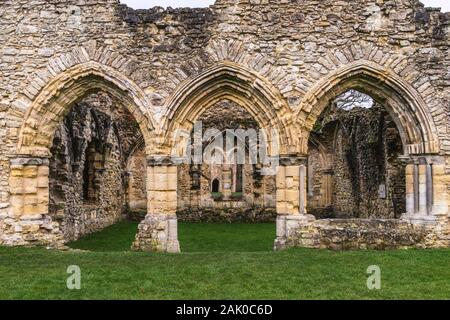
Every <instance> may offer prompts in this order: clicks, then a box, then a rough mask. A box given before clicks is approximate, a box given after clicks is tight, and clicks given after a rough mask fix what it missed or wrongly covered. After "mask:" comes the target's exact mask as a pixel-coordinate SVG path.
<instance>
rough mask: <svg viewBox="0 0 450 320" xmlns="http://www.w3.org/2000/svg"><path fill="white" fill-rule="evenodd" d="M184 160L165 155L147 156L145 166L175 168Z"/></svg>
mask: <svg viewBox="0 0 450 320" xmlns="http://www.w3.org/2000/svg"><path fill="white" fill-rule="evenodd" d="M183 159H184V158H180V157H172V156H165V155H153V156H147V166H152V167H159V166H177V165H180V164H182V163H183Z"/></svg>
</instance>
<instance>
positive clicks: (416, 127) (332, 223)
mask: <svg viewBox="0 0 450 320" xmlns="http://www.w3.org/2000/svg"><path fill="white" fill-rule="evenodd" d="M350 89H355V90H358V91H361V92H363V93H366V94H368V95H370V96H371V97H372V98H374V100H375V101H378V102H380V103H381V104H382V105H383V106H384V107H385V108H386V110H387V111H388V113H389V115H390V117H391V118H392V120H393V121H394V122H395V125H396V127H397V129H398V131H399V135H400V137H401V140H402V143H403V155H402V156H401V160H402V161H405V162H406V179H405V185H406V213H405V214H404V215H403V216H402V218H401V219H375V220H367V219H366V220H364V219H351V220H343V219H325V220H316V219H315V218H314V217H311V216H310V215H307V214H305V212H304V213H300V215H290V216H285V217H282V218H280V219H279V221H278V229H279V230H280V233H279V235H278V238H277V241H278V248H283V247H284V246H285V245H287V246H304V247H316V248H343V249H345V248H347V249H348V248H398V247H408V246H411V247H414V246H426V245H427V244H426V241H427V237H428V236H429V234H430V233H432V232H433V231H431V230H432V228H430V229H427V228H428V226H430V225H434V226H436V225H438V224H439V223H440V221H442V220H445V219H446V216H447V210H448V202H447V198H446V192H442V190H444V189H445V188H446V184H447V182H446V179H445V177H444V176H445V160H444V158H443V157H440V156H439V140H438V134H437V133H438V131H437V128H436V126H435V124H434V122H433V118H432V116H431V115H430V111H429V110H428V108H427V105H426V103H425V102H424V100H423V98H422V97H421V95H420V93H419V92H418V91H417V90H415V89H414V88H413V87H412V86H411V85H410V84H408V83H407V82H406V81H404V80H403V79H402V78H400V77H399V76H397V75H396V74H395V73H394V72H393V71H392V70H388V69H385V68H382V67H380V66H378V65H376V64H375V63H373V62H369V61H357V62H354V63H351V64H349V65H347V66H345V67H343V68H341V69H339V70H337V71H335V72H333V73H331V74H330V75H329V76H327V77H325V78H323V79H322V80H320V81H319V82H318V83H317V84H316V85H315V86H314V87H313V88H312V89H311V90H310V91H309V92H308V93H307V95H306V96H305V98H304V100H303V102H302V103H301V105H300V108H299V110H298V111H297V113H296V115H295V116H296V117H297V119H299V121H300V122H302V123H303V124H304V133H303V136H305V137H310V134H311V132H312V129H313V126H314V125H315V123H316V121H317V119H318V117H319V115H320V114H321V113H322V112H323V111H324V110H325V108H326V107H327V106H328V105H329V104H330V103H331V102H332V100H333V99H334V98H335V97H337V96H338V95H339V94H342V93H344V92H345V91H347V90H350ZM312 138H313V140H314V137H312ZM309 140H310V139H305V140H304V141H303V143H304V146H303V147H302V150H308V146H307V145H306V144H307V142H308V141H309ZM304 188H306V187H304ZM436 190H440V191H436ZM305 206H306V198H304V203H303V207H305ZM437 229H438V228H437ZM412 230H413V231H412ZM433 237H436V238H439V237H440V235H437V236H436V235H433Z"/></svg>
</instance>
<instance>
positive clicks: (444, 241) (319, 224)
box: [274, 216, 450, 250]
mask: <svg viewBox="0 0 450 320" xmlns="http://www.w3.org/2000/svg"><path fill="white" fill-rule="evenodd" d="M289 247H302V248H318V249H332V250H365V249H373V250H384V249H405V248H448V247H450V219H449V218H448V217H440V219H437V218H436V217H433V218H427V219H422V220H420V222H419V220H418V219H412V220H406V219H324V220H312V219H309V218H308V217H307V216H306V217H305V216H279V217H278V219H277V238H276V240H275V245H274V249H275V250H281V249H285V248H289Z"/></svg>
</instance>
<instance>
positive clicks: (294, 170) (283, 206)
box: [274, 156, 315, 250]
mask: <svg viewBox="0 0 450 320" xmlns="http://www.w3.org/2000/svg"><path fill="white" fill-rule="evenodd" d="M276 187H277V192H276V202H277V215H278V216H277V238H276V239H275V244H274V249H275V250H280V249H283V248H285V246H286V242H287V240H288V238H289V235H290V232H291V230H294V229H296V228H297V227H298V226H299V225H301V224H308V223H310V222H311V221H314V220H315V218H314V217H313V216H311V215H308V214H307V212H306V201H307V157H298V156H286V157H281V158H280V163H279V166H278V167H277V176H276Z"/></svg>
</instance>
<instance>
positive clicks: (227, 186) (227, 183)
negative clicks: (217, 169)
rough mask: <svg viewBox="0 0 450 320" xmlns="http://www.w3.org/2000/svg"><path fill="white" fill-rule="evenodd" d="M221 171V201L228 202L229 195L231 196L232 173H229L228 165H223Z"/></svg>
mask: <svg viewBox="0 0 450 320" xmlns="http://www.w3.org/2000/svg"><path fill="white" fill-rule="evenodd" d="M223 166H224V168H223V171H222V178H223V182H222V186H223V189H222V194H223V199H224V200H229V199H230V198H231V194H232V184H233V178H232V176H231V175H232V171H231V167H230V165H228V164H224V165H223Z"/></svg>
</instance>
